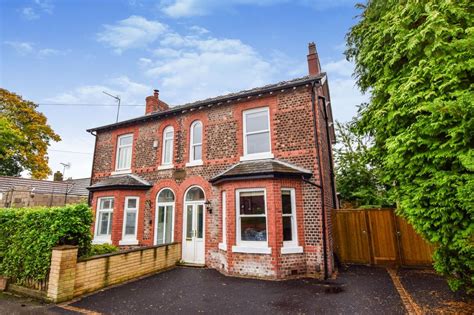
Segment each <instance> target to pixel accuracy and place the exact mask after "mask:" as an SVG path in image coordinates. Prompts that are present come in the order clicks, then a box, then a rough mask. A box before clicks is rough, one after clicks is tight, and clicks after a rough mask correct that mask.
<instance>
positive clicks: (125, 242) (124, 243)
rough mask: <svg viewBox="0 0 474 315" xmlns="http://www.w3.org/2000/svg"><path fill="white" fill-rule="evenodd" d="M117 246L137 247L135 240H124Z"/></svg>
mask: <svg viewBox="0 0 474 315" xmlns="http://www.w3.org/2000/svg"><path fill="white" fill-rule="evenodd" d="M119 245H138V240H136V239H133V240H132V239H124V240H120V241H119Z"/></svg>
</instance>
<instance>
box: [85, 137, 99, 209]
mask: <svg viewBox="0 0 474 315" xmlns="http://www.w3.org/2000/svg"><path fill="white" fill-rule="evenodd" d="M88 133H90V134H91V135H93V136H94V137H95V139H94V155H93V156H92V169H91V180H90V181H89V186H92V175H93V174H94V165H95V151H96V150H97V133H94V131H88ZM87 204H88V205H89V207H90V206H91V205H92V193H91V192H90V191H89V195H88V196H87Z"/></svg>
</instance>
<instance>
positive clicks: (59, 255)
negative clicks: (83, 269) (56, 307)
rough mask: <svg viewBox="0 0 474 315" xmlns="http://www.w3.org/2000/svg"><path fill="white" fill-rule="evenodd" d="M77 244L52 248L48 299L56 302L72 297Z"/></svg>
mask: <svg viewBox="0 0 474 315" xmlns="http://www.w3.org/2000/svg"><path fill="white" fill-rule="evenodd" d="M77 251H78V247H77V246H71V245H63V246H57V247H54V248H53V253H52V256H51V269H50V271H49V283H48V299H50V300H51V301H53V302H55V303H57V302H63V301H67V300H70V299H72V298H73V297H74V282H75V278H76V262H77Z"/></svg>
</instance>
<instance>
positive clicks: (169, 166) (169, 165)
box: [158, 164, 174, 171]
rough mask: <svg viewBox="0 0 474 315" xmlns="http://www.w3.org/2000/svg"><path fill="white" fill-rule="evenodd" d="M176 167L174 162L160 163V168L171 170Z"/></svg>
mask: <svg viewBox="0 0 474 315" xmlns="http://www.w3.org/2000/svg"><path fill="white" fill-rule="evenodd" d="M173 168H174V165H173V164H165V165H160V166H158V170H160V171H161V170H171V169H173Z"/></svg>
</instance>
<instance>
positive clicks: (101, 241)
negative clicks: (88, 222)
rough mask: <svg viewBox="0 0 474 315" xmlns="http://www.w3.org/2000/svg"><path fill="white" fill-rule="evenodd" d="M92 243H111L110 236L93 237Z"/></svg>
mask: <svg viewBox="0 0 474 315" xmlns="http://www.w3.org/2000/svg"><path fill="white" fill-rule="evenodd" d="M92 244H93V245H100V244H112V240H111V239H110V238H94V239H93V240H92Z"/></svg>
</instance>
